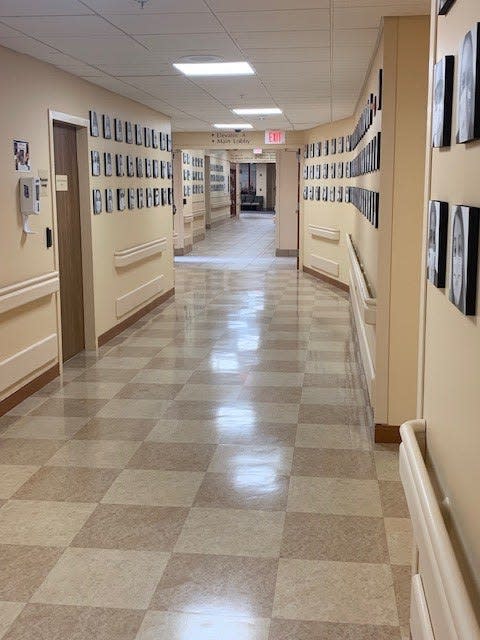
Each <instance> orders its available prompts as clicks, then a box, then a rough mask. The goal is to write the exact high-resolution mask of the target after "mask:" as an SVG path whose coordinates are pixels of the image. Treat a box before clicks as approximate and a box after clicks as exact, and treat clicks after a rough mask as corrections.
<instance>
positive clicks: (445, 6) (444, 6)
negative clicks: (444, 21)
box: [438, 0, 455, 16]
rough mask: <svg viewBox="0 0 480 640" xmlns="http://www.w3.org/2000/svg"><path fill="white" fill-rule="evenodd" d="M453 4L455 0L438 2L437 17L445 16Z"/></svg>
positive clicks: (440, 0)
mask: <svg viewBox="0 0 480 640" xmlns="http://www.w3.org/2000/svg"><path fill="white" fill-rule="evenodd" d="M454 4H455V0H438V15H439V16H446V15H447V13H448V12H449V11H450V9H451V8H452V7H453V5H454Z"/></svg>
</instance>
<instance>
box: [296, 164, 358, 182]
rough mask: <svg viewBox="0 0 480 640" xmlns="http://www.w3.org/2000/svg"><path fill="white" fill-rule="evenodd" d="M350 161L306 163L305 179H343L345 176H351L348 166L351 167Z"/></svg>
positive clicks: (304, 169) (304, 168)
mask: <svg viewBox="0 0 480 640" xmlns="http://www.w3.org/2000/svg"><path fill="white" fill-rule="evenodd" d="M349 165H350V163H349V162H337V163H335V162H331V163H330V164H328V162H325V163H324V164H310V165H305V166H304V167H303V179H304V180H320V179H323V180H327V179H328V178H332V179H342V178H343V177H344V176H345V177H346V178H349V177H350V175H349V174H348V173H347V168H348V167H349Z"/></svg>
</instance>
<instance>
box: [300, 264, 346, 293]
mask: <svg viewBox="0 0 480 640" xmlns="http://www.w3.org/2000/svg"><path fill="white" fill-rule="evenodd" d="M303 271H304V272H305V273H308V274H309V275H310V276H313V277H314V278H318V280H323V281H324V282H328V284H333V286H334V287H337V288H338V289H341V290H342V291H347V292H348V291H350V287H349V286H348V284H345V283H344V282H340V280H335V278H331V277H330V276H327V275H325V274H324V273H320V271H316V270H315V269H311V268H310V267H306V266H305V265H303Z"/></svg>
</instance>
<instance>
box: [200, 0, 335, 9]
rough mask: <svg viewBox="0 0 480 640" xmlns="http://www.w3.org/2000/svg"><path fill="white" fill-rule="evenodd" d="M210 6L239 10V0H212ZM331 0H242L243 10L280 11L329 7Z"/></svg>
mask: <svg viewBox="0 0 480 640" xmlns="http://www.w3.org/2000/svg"><path fill="white" fill-rule="evenodd" d="M209 4H210V7H211V8H212V9H213V11H216V12H222V11H234V12H238V9H239V4H240V3H239V2H238V0H210V1H209ZM329 7H330V0H298V2H295V1H294V0H242V2H241V9H242V11H279V10H289V9H290V10H292V11H295V10H296V9H328V8H329Z"/></svg>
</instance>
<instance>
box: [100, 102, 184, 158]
mask: <svg viewBox="0 0 480 640" xmlns="http://www.w3.org/2000/svg"><path fill="white" fill-rule="evenodd" d="M89 117H90V135H91V136H92V138H99V137H100V127H99V122H98V121H99V117H98V115H97V112H96V111H94V110H90V111H89ZM102 128H103V137H104V138H105V140H111V139H112V120H111V118H110V116H109V115H108V114H106V113H104V114H102ZM134 134H135V135H134ZM113 136H114V138H115V141H116V142H124V141H125V142H126V143H127V144H133V142H134V140H135V144H137V145H139V146H140V145H143V146H145V147H147V148H148V147H152V148H153V149H160V151H171V150H172V136H171V135H170V134H169V133H164V132H163V131H158V130H157V129H153V128H152V127H145V126H143V125H141V124H138V123H137V124H135V125H134V124H132V123H131V122H130V121H129V120H125V122H124V121H123V120H121V119H120V118H113Z"/></svg>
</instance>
